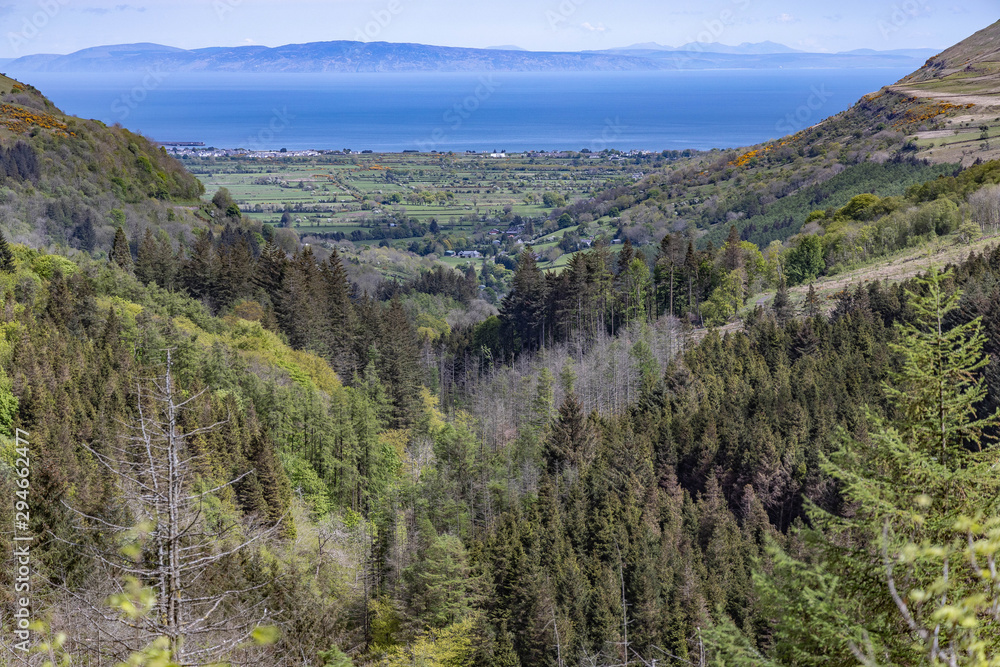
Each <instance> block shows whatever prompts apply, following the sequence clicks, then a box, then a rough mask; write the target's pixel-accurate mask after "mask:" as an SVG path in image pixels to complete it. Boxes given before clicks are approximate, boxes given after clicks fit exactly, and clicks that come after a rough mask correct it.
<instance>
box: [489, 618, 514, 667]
mask: <svg viewBox="0 0 1000 667" xmlns="http://www.w3.org/2000/svg"><path fill="white" fill-rule="evenodd" d="M489 667H521V659H520V658H518V657H517V653H516V652H515V651H514V636H513V635H512V634H511V633H510V631H509V630H508V629H507V621H504V622H503V623H501V624H500V630H499V631H498V632H497V642H496V647H495V648H494V649H493V655H492V656H490V663H489Z"/></svg>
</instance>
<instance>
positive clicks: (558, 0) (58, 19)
mask: <svg viewBox="0 0 1000 667" xmlns="http://www.w3.org/2000/svg"><path fill="white" fill-rule="evenodd" d="M998 19H1000V11H998V9H997V2H996V0H837V1H836V2H826V1H819V2H817V1H816V0H796V1H794V2H789V1H785V0H683V1H680V0H281V1H280V2H278V1H273V0H0V28H2V29H0V32H2V37H0V58H15V57H19V56H23V55H29V54H33V53H72V52H73V51H77V50H79V49H83V48H87V47H91V46H99V45H107V44H128V43H135V42H155V43H157V44H166V45H169V46H176V47H180V48H185V49H192V48H202V47H209V46H237V45H249V44H256V45H265V46H280V45H282V44H293V43H303V42H318V41H331V40H356V41H385V42H418V43H422V44H435V45H441V46H465V47H478V48H483V47H490V46H498V45H516V46H520V47H522V48H527V49H530V50H533V51H542V50H550V51H579V50H585V49H606V48H615V47H622V46H628V45H631V44H636V43H645V42H657V43H659V44H667V45H671V46H677V45H680V44H684V43H688V42H696V41H698V42H706V43H708V42H721V43H724V44H734V45H735V44H740V43H742V42H761V41H765V40H770V41H774V42H780V43H782V44H786V45H788V46H790V47H793V48H796V49H800V50H804V51H815V52H837V51H846V50H851V49H859V48H869V49H876V50H889V49H900V48H923V47H930V48H936V49H944V48H946V47H948V46H950V45H952V44H954V43H955V42H958V41H961V40H962V39H964V38H965V37H967V36H969V35H971V34H972V33H974V32H976V31H977V30H980V29H982V28H984V27H986V26H987V25H989V24H991V23H993V22H995V21H997V20H998Z"/></svg>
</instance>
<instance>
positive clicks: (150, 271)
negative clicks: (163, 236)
mask: <svg viewBox="0 0 1000 667" xmlns="http://www.w3.org/2000/svg"><path fill="white" fill-rule="evenodd" d="M158 263H159V248H158V247H157V244H156V239H154V238H153V230H152V229H150V228H149V227H147V228H146V232H145V233H144V234H143V236H142V241H141V242H140V243H139V252H138V253H137V255H136V260H135V277H136V278H138V279H139V281H140V282H142V283H151V282H154V281H156V277H157V274H158V273H159V271H158V270H157V268H158V267H157V264H158Z"/></svg>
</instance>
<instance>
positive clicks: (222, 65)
mask: <svg viewBox="0 0 1000 667" xmlns="http://www.w3.org/2000/svg"><path fill="white" fill-rule="evenodd" d="M657 47H658V48H655V49H647V50H628V49H626V50H604V51H579V52H562V51H525V50H511V49H506V48H504V49H473V48H462V47H444V46H431V45H425V44H412V43H389V42H354V41H330V42H311V43H306V44H286V45H283V46H279V47H265V46H235V47H208V48H202V49H194V50H184V49H179V48H176V47H171V46H164V45H160V44H150V43H140V44H119V45H106V46H98V47H91V48H87V49H82V50H80V51H76V52H74V53H71V54H66V55H61V54H34V55H29V56H23V57H21V58H18V59H15V60H12V61H10V62H8V63H6V64H5V67H6V68H7V69H8V70H10V71H12V72H14V73H15V74H18V75H23V74H26V73H32V72H65V73H102V72H133V71H134V72H141V71H145V70H147V69H154V70H162V71H177V72H184V71H187V72H198V71H204V72H212V71H218V72H275V73H277V72H298V73H310V72H345V73H346V72H412V71H441V72H463V71H465V72H468V71H525V72H542V71H657V70H675V69H719V68H727V69H733V68H735V69H769V68H770V69H779V68H785V69H790V68H795V69H798V68H824V67H840V68H851V67H900V68H903V67H916V66H918V64H919V63H918V62H917V61H916V59H914V58H913V57H912V56H906V55H901V54H883V53H875V54H810V53H802V52H794V51H793V50H791V49H789V48H788V47H784V46H783V45H773V46H771V45H770V43H768V42H762V43H760V44H756V45H751V44H743V45H740V46H739V47H728V46H725V45H712V44H707V45H701V44H697V45H692V44H688V45H685V46H683V47H678V49H679V50H671V51H667V50H664V49H663V48H662V47H659V45H657ZM779 47H780V49H785V51H784V52H779V53H773V52H770V51H774V50H780V49H779ZM713 48H715V49H721V50H722V51H723V52H716V51H712V50H711V49H713Z"/></svg>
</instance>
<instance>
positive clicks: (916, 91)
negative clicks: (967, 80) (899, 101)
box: [890, 86, 1000, 107]
mask: <svg viewBox="0 0 1000 667" xmlns="http://www.w3.org/2000/svg"><path fill="white" fill-rule="evenodd" d="M890 88H891V89H892V90H894V91H895V92H897V93H903V94H904V95H912V96H913V97H925V98H928V99H934V100H948V101H949V102H951V103H952V104H963V105H964V104H975V105H976V106H981V107H1000V93H997V94H996V95H955V94H954V93H943V92H940V91H936V90H921V89H920V88H908V87H906V86H890Z"/></svg>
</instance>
